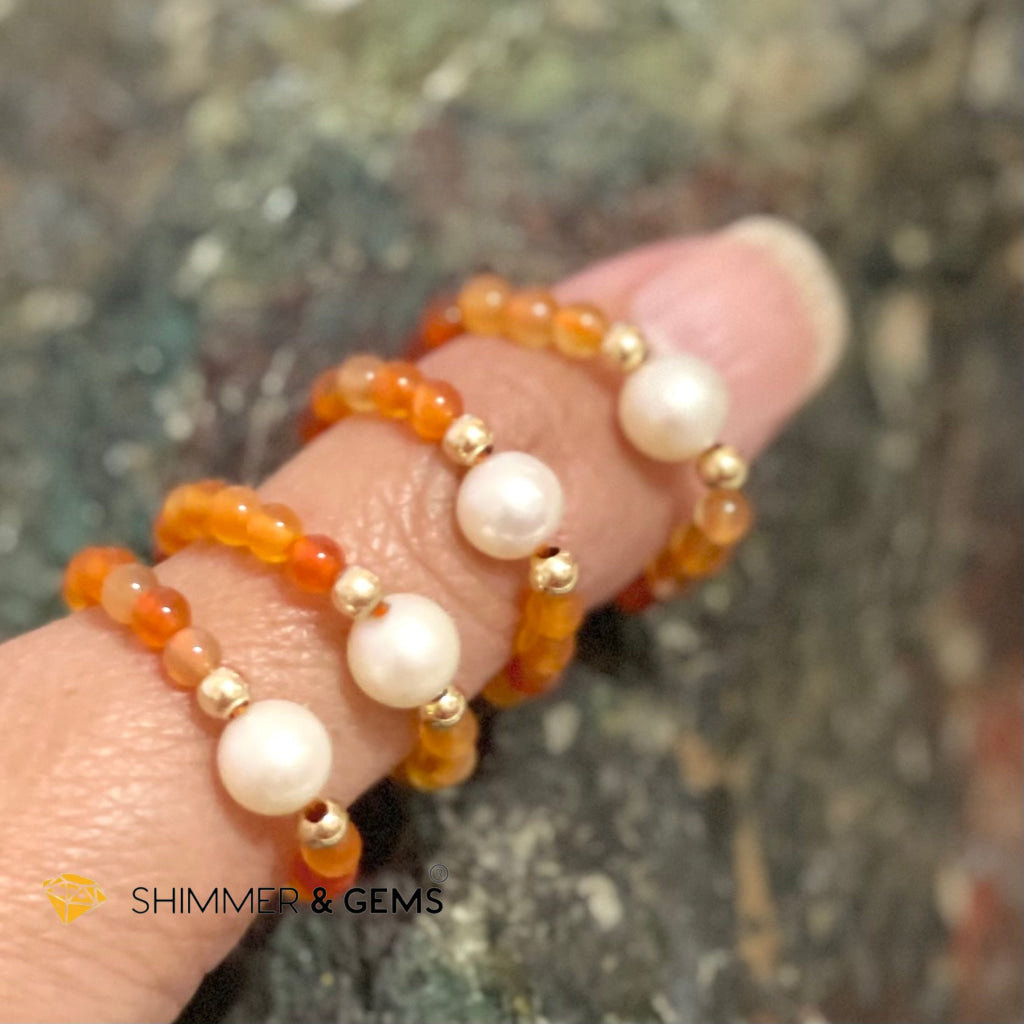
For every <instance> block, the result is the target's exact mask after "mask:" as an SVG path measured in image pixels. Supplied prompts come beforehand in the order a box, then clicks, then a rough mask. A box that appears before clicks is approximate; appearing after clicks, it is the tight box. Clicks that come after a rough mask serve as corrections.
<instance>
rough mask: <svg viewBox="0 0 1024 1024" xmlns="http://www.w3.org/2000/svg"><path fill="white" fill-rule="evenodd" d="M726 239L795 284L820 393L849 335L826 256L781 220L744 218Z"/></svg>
mask: <svg viewBox="0 0 1024 1024" xmlns="http://www.w3.org/2000/svg"><path fill="white" fill-rule="evenodd" d="M721 235H722V237H725V238H728V239H730V240H732V241H737V242H742V243H744V244H746V245H751V246H754V247H755V248H758V249H760V250H761V251H762V252H763V253H764V254H765V255H767V256H768V258H769V259H771V260H773V261H774V262H775V263H776V264H777V265H778V267H779V269H780V270H782V271H783V273H785V274H786V276H787V277H788V278H789V279H790V281H791V282H792V285H793V287H794V288H795V289H796V291H797V293H798V295H799V297H800V300H801V304H802V305H803V308H804V310H805V311H806V314H807V316H808V317H809V319H810V321H811V327H812V329H813V332H814V336H815V339H816V343H817V360H816V363H815V367H814V370H813V376H812V379H811V387H812V388H817V387H818V386H819V385H821V384H822V383H823V382H824V381H825V380H826V379H827V378H828V377H829V376H830V375H831V373H832V371H833V370H834V369H835V368H836V364H837V363H838V362H839V360H840V358H841V356H842V354H843V349H844V348H845V347H846V340H847V336H848V334H849V330H850V317H849V311H848V308H847V304H846V296H845V295H844V293H843V289H842V287H841V285H840V284H839V280H838V278H837V277H836V275H835V272H834V271H833V269H832V266H831V264H830V263H829V261H828V258H827V257H826V256H825V253H824V252H823V251H822V249H821V247H820V246H819V245H818V243H817V242H815V241H814V239H813V238H811V236H810V235H808V234H807V232H805V231H803V230H802V229H801V228H798V227H797V226H796V225H795V224H793V223H791V222H789V221H787V220H783V219H782V218H781V217H769V216H755V217H745V218H744V219H743V220H739V221H737V222H736V223H735V224H733V225H731V226H730V227H728V228H726V229H725V230H724V231H723V232H721Z"/></svg>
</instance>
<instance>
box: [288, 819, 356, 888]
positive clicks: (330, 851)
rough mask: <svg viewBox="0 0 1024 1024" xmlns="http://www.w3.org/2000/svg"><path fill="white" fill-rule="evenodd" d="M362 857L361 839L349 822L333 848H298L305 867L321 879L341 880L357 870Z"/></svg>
mask: <svg viewBox="0 0 1024 1024" xmlns="http://www.w3.org/2000/svg"><path fill="white" fill-rule="evenodd" d="M362 855H363V837H362V836H361V835H360V834H359V829H357V828H356V827H355V825H353V824H352V822H351V821H350V822H349V823H348V827H347V828H346V829H345V834H344V835H343V836H342V837H341V839H340V840H339V841H338V842H336V843H335V844H334V845H333V846H319V847H316V848H314V847H312V846H300V847H299V856H301V857H302V859H303V861H305V863H306V867H308V868H309V869H310V871H312V872H313V873H314V874H317V875H320V877H321V878H342V877H344V876H346V875H354V874H355V873H356V872H357V871H358V870H359V858H360V857H361V856H362Z"/></svg>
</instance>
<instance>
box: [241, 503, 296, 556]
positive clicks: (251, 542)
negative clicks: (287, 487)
mask: <svg viewBox="0 0 1024 1024" xmlns="http://www.w3.org/2000/svg"><path fill="white" fill-rule="evenodd" d="M301 534H302V523H301V522H299V517H298V516H297V515H296V514H295V513H294V512H293V511H292V510H291V509H290V508H289V507H288V506H287V505H279V504H276V503H274V502H271V503H270V504H269V505H263V506H262V507H260V508H258V509H256V510H255V511H254V512H253V514H252V515H251V516H250V517H249V523H248V525H247V526H246V543H247V545H248V547H249V550H250V551H251V552H252V553H253V554H254V555H255V556H256V557H257V558H259V559H261V560H262V561H264V562H284V561H285V560H286V559H287V558H288V551H289V549H290V548H291V546H292V544H294V543H295V540H296V538H298V537H299V536H301Z"/></svg>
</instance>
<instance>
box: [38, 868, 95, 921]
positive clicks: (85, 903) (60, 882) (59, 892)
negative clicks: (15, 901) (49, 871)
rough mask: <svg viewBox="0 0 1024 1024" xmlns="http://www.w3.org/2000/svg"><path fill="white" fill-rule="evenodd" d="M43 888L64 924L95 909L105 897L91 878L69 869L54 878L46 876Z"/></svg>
mask: <svg viewBox="0 0 1024 1024" xmlns="http://www.w3.org/2000/svg"><path fill="white" fill-rule="evenodd" d="M43 889H44V891H45V892H46V895H47V897H48V898H49V900H50V902H51V903H52V904H53V909H54V910H56V911H57V916H58V917H59V918H60V919H61V920H62V921H63V922H64V923H65V924H70V923H71V922H72V921H74V920H75V918H78V917H81V916H82V915H83V914H88V913H89V911H90V910H95V909H96V907H98V906H99V905H100V904H101V903H103V902H104V901H105V900H106V898H107V897H106V896H105V895H104V894H103V890H102V889H101V888H100V887H99V886H98V885H97V884H96V883H95V882H94V881H93V880H92V879H91V878H85V877H84V876H82V875H73V874H71V872H69V871H65V872H64V874H62V875H58V876H57V877H56V878H48V879H47V880H46V881H45V882H43Z"/></svg>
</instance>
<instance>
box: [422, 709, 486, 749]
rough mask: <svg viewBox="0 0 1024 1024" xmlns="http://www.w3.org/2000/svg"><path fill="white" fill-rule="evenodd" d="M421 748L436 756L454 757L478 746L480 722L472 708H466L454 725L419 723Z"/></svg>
mask: <svg viewBox="0 0 1024 1024" xmlns="http://www.w3.org/2000/svg"><path fill="white" fill-rule="evenodd" d="M418 728H419V749H420V750H423V751H425V752H426V753H428V754H432V755H433V756H434V757H444V758H452V757H455V756H458V755H461V754H463V753H464V752H465V751H466V750H469V749H470V748H471V747H475V746H476V741H477V737H478V736H479V735H480V723H479V722H478V721H477V717H476V715H475V714H474V713H473V709H472V708H466V710H465V712H464V713H463V715H462V717H461V718H460V719H459V720H458V721H457V722H456V723H455V724H454V725H433V724H431V723H430V722H423V721H421V722H420V723H419V727H418Z"/></svg>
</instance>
